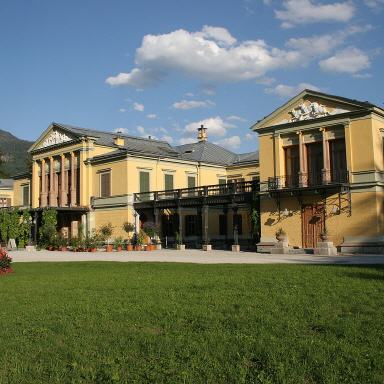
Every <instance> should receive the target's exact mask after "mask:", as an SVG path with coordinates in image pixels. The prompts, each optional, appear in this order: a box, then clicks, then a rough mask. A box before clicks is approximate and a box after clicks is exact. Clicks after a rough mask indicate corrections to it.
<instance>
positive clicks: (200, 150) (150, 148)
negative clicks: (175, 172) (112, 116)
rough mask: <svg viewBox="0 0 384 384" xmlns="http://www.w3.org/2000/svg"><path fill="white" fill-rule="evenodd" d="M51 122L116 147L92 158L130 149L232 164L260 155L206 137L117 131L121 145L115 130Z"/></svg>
mask: <svg viewBox="0 0 384 384" xmlns="http://www.w3.org/2000/svg"><path fill="white" fill-rule="evenodd" d="M52 124H53V125H54V126H56V127H57V128H62V129H64V130H66V131H68V132H72V133H73V134H75V135H76V136H79V137H80V136H91V137H95V138H96V143H97V144H99V145H106V146H108V147H115V148H116V151H113V152H111V153H107V154H104V155H100V156H95V157H94V158H93V159H91V161H97V160H104V159H107V158H110V157H115V156H118V155H119V154H124V153H131V154H137V155H146V156H155V157H171V158H179V159H183V160H190V161H198V162H203V163H210V164H218V165H222V166H229V165H232V164H241V163H245V162H249V161H258V158H259V153H258V152H257V151H256V152H250V153H244V154H240V155H239V154H236V153H234V152H231V151H229V150H228V149H225V148H223V147H220V146H219V145H216V144H213V143H210V142H208V141H198V142H196V143H191V144H184V145H179V146H175V147H172V146H171V145H170V144H169V143H167V142H166V141H162V140H155V139H146V138H141V137H136V136H130V135H124V134H120V136H122V137H123V138H124V146H122V147H119V146H117V145H115V143H114V138H115V137H116V135H117V134H116V133H113V132H103V131H97V130H93V129H85V128H80V127H75V126H73V125H68V124H60V123H52Z"/></svg>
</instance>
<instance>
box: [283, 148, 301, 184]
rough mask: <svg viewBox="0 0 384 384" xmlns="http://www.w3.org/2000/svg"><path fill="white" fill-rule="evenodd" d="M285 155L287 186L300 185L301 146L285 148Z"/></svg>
mask: <svg viewBox="0 0 384 384" xmlns="http://www.w3.org/2000/svg"><path fill="white" fill-rule="evenodd" d="M284 157H285V175H286V180H285V186H287V187H297V186H298V185H299V172H300V157H299V146H298V145H293V146H292V147H286V148H284Z"/></svg>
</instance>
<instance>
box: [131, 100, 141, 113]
mask: <svg viewBox="0 0 384 384" xmlns="http://www.w3.org/2000/svg"><path fill="white" fill-rule="evenodd" d="M133 109H134V110H135V111H138V112H143V111H144V104H140V103H136V102H135V103H133Z"/></svg>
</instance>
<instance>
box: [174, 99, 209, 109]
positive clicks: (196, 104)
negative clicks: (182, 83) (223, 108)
mask: <svg viewBox="0 0 384 384" xmlns="http://www.w3.org/2000/svg"><path fill="white" fill-rule="evenodd" d="M215 105H216V104H215V103H214V102H213V101H210V100H204V101H203V100H201V101H199V100H181V101H177V102H175V103H173V108H175V109H193V108H208V107H213V106H215Z"/></svg>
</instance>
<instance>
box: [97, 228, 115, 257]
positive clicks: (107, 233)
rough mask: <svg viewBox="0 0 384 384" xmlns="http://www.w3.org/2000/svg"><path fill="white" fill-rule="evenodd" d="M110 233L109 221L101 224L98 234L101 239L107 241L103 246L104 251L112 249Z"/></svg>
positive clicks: (111, 232) (111, 230) (111, 231)
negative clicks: (104, 246)
mask: <svg viewBox="0 0 384 384" xmlns="http://www.w3.org/2000/svg"><path fill="white" fill-rule="evenodd" d="M112 234H113V226H112V224H111V223H108V224H105V225H103V226H101V228H100V235H101V236H102V238H103V240H104V241H106V242H107V246H106V248H105V251H106V252H112V251H113V246H112V245H111V244H110V241H111V236H112Z"/></svg>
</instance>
